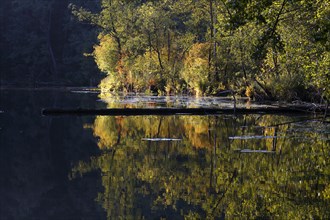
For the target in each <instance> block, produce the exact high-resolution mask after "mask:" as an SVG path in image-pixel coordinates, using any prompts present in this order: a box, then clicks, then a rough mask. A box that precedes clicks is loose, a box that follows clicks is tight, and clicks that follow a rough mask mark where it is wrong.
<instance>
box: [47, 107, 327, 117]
mask: <svg viewBox="0 0 330 220" xmlns="http://www.w3.org/2000/svg"><path fill="white" fill-rule="evenodd" d="M321 112H322V111H319V112H318V113H321ZM41 113H42V115H45V116H57V115H112V116H135V115H176V114H180V115H221V114H311V113H316V112H310V111H307V110H306V109H303V108H288V107H269V108H253V109H247V108H236V109H219V108H110V109H81V108H78V109H56V108H49V109H43V110H42V111H41Z"/></svg>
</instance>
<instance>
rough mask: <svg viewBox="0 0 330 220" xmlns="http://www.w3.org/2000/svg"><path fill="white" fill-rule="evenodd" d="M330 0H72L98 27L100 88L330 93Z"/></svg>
mask: <svg viewBox="0 0 330 220" xmlns="http://www.w3.org/2000/svg"><path fill="white" fill-rule="evenodd" d="M329 6H330V3H329V1H328V0H318V1H309V0H303V1H289V0H262V1H231V0H221V1H220V0H202V1H189V0H179V1H171V0H157V1H145V0H144V1H142V0H134V1H122V0H121V1H120V0H111V1H109V0H102V1H101V10H100V12H99V13H92V12H91V11H89V9H88V8H81V7H78V6H76V5H72V11H73V14H74V15H76V16H77V17H78V18H79V19H80V20H81V21H88V22H90V23H91V24H93V25H95V26H97V27H98V28H99V36H98V39H99V43H98V44H96V45H95V46H94V52H93V53H92V55H93V56H94V58H95V61H96V63H97V65H98V67H99V69H100V70H101V71H102V72H104V73H106V74H107V77H106V78H105V79H103V80H102V82H101V83H100V87H101V89H102V90H111V91H127V92H146V91H147V92H148V91H149V92H157V93H167V94H175V93H190V94H196V95H205V94H208V95H217V94H219V93H220V92H221V91H223V90H228V89H230V90H234V91H236V92H237V93H238V94H240V95H242V96H248V97H251V98H256V99H270V100H279V99H282V100H283V99H284V100H313V101H316V100H318V101H319V100H322V99H329V97H330V88H329V78H330V77H329V74H330V73H329V68H330V52H329V48H330V45H329V42H330V41H329V37H330V34H329V27H330V22H329V17H330V7H329Z"/></svg>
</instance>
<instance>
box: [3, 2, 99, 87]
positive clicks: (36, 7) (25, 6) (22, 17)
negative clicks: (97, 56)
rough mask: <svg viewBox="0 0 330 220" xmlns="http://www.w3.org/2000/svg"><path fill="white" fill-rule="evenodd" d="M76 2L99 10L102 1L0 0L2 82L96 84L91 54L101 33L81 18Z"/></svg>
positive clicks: (96, 76) (30, 84)
mask: <svg viewBox="0 0 330 220" xmlns="http://www.w3.org/2000/svg"><path fill="white" fill-rule="evenodd" d="M70 3H75V4H79V5H82V6H84V7H88V8H89V9H95V10H97V9H98V8H99V7H100V6H99V4H98V1H84V0H73V1H71V0H70V1H69V0H47V1H46V0H36V1H24V0H1V2H0V21H1V25H0V28H1V30H0V48H1V50H0V57H1V59H0V70H1V73H0V74H1V78H0V79H1V81H0V82H1V85H11V86H12V85H16V86H29V87H34V86H49V85H65V86H82V85H83V86H96V85H97V84H98V82H99V80H100V77H101V75H100V72H99V71H98V69H97V67H96V64H95V62H94V60H93V58H92V57H86V56H84V54H88V53H91V52H92V49H93V47H92V46H93V44H94V43H96V40H97V38H96V36H97V33H96V31H95V29H93V27H92V26H90V25H89V24H86V23H81V22H77V19H75V18H74V17H73V15H72V13H71V10H70V8H69V4H70Z"/></svg>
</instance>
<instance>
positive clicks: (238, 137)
mask: <svg viewBox="0 0 330 220" xmlns="http://www.w3.org/2000/svg"><path fill="white" fill-rule="evenodd" d="M272 138H279V137H277V136H262V135H255V136H233V137H229V140H250V139H272Z"/></svg>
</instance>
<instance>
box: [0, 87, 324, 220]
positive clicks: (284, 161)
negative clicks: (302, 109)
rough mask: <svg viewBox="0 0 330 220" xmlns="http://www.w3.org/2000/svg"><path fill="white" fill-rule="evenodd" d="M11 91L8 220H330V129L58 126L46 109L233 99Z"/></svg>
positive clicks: (3, 107)
mask: <svg viewBox="0 0 330 220" xmlns="http://www.w3.org/2000/svg"><path fill="white" fill-rule="evenodd" d="M0 92H1V93H0V138H1V139H0V141H1V142H0V174H1V178H0V219H2V220H4V219H15V220H16V219H54V220H55V219H56V220H58V219H63V220H66V219H70V220H71V219H73V220H75V219H234V218H236V219H256V218H259V219H312V218H316V219H329V218H330V208H329V207H330V124H329V123H322V122H320V121H318V120H315V119H310V120H307V119H308V118H306V117H305V116H285V115H239V116H234V115H218V116H214V115H209V116H187V115H174V116H130V117H121V116H116V117H113V116H56V117H51V116H42V115H41V109H42V108H52V107H56V108H78V107H79V108H110V107H158V106H163V107H164V106H168V107H172V106H180V107H200V106H201V107H204V106H208V107H210V106H211V107H218V106H230V105H231V101H229V100H227V99H217V98H200V99H195V98H189V97H152V96H126V97H116V96H107V97H106V96H100V95H99V94H98V93H91V92H84V91H78V90H75V91H72V90H71V91H69V90H67V91H66V90H34V91H33V90H0ZM101 98H102V100H101ZM241 105H245V104H244V103H243V104H241ZM294 121H295V122H294ZM288 122H291V123H288Z"/></svg>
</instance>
